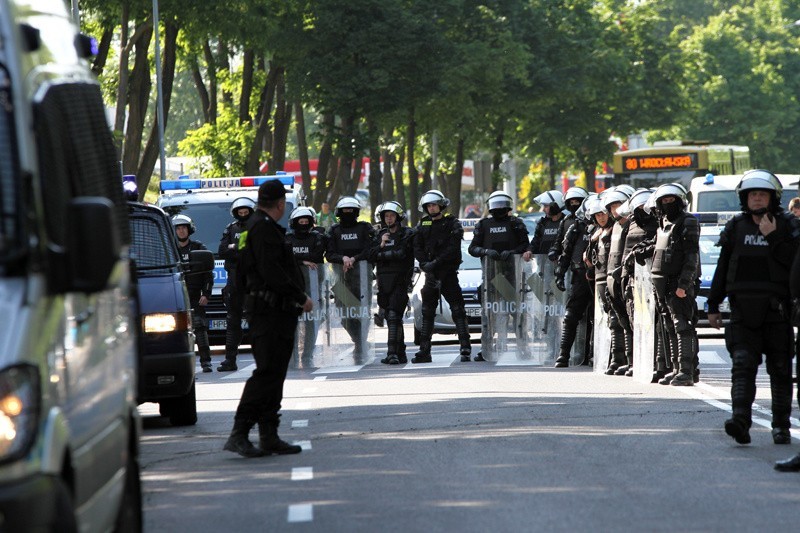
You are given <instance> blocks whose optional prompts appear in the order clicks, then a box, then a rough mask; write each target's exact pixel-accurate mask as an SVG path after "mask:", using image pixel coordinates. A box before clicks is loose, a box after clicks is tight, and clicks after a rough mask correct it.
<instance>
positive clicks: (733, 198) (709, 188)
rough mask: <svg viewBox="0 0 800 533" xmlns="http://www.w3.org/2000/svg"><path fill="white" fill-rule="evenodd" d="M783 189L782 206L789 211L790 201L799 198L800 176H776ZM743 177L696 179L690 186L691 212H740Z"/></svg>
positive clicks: (710, 175) (707, 176)
mask: <svg viewBox="0 0 800 533" xmlns="http://www.w3.org/2000/svg"><path fill="white" fill-rule="evenodd" d="M776 176H777V177H778V179H779V180H780V182H781V186H782V187H783V194H782V195H781V205H782V206H783V208H784V209H788V206H789V200H791V199H792V198H794V197H795V196H798V192H797V186H798V182H800V175H797V174H776ZM741 179H742V176H738V175H737V176H715V175H714V174H708V175H706V176H705V177H704V178H694V179H693V180H692V182H691V184H690V186H689V196H690V200H689V211H691V212H693V213H723V212H738V211H741V210H742V208H741V206H740V205H739V197H738V196H737V195H736V186H737V185H738V184H739V181H741Z"/></svg>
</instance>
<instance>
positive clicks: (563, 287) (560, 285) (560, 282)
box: [556, 276, 567, 292]
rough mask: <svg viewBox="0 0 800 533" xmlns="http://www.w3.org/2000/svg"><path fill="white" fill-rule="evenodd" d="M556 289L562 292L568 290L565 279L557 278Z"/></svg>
mask: <svg viewBox="0 0 800 533" xmlns="http://www.w3.org/2000/svg"><path fill="white" fill-rule="evenodd" d="M556 289H558V290H560V291H561V292H564V291H565V290H567V286H566V285H565V284H564V278H562V277H560V276H559V277H557V278H556Z"/></svg>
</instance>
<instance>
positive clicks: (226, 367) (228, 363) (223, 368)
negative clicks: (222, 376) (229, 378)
mask: <svg viewBox="0 0 800 533" xmlns="http://www.w3.org/2000/svg"><path fill="white" fill-rule="evenodd" d="M234 370H239V367H238V366H236V359H233V360H231V359H228V358H227V357H226V358H225V360H224V361H223V362H222V363H220V365H219V366H218V367H217V372H233V371H234Z"/></svg>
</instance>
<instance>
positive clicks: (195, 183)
mask: <svg viewBox="0 0 800 533" xmlns="http://www.w3.org/2000/svg"><path fill="white" fill-rule="evenodd" d="M275 179H276V180H278V181H280V182H281V184H282V185H283V186H284V187H290V188H291V187H294V176H292V175H291V174H276V175H274V176H253V177H242V178H203V179H188V178H185V177H183V176H181V178H180V179H177V180H166V181H162V182H161V192H166V191H192V190H198V189H241V188H250V187H258V186H260V185H261V184H262V183H265V182H267V181H269V180H275Z"/></svg>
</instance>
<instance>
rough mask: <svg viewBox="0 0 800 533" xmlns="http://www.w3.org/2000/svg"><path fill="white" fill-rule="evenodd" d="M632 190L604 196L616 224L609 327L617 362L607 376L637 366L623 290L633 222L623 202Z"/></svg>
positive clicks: (610, 262) (608, 287) (610, 256)
mask: <svg viewBox="0 0 800 533" xmlns="http://www.w3.org/2000/svg"><path fill="white" fill-rule="evenodd" d="M630 190H631V188H630V186H628V185H618V186H616V187H614V189H613V190H610V191H608V192H607V193H606V194H604V202H605V205H606V209H607V210H608V212H609V215H611V217H612V218H613V219H614V222H615V223H614V226H613V227H612V229H611V241H610V243H609V249H608V264H607V276H606V290H607V291H608V303H609V305H610V307H611V312H610V313H609V326H610V327H611V330H612V336H611V352H612V354H613V359H614V360H613V361H612V362H611V364H610V365H609V367H608V370H607V371H606V374H614V375H619V376H624V375H625V374H626V373H627V371H628V370H630V369H631V368H632V365H633V326H632V321H631V317H630V316H629V315H628V309H627V307H626V305H625V294H624V291H623V287H622V257H623V255H624V253H625V242H626V240H627V237H628V229H629V228H630V220H629V219H628V218H627V217H625V216H622V214H621V213H620V212H619V208H620V206H621V205H622V204H623V202H627V201H628V200H629V199H630V193H629V191H630ZM631 375H633V372H631Z"/></svg>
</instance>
